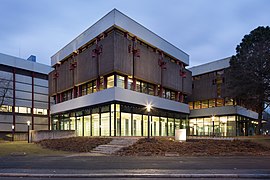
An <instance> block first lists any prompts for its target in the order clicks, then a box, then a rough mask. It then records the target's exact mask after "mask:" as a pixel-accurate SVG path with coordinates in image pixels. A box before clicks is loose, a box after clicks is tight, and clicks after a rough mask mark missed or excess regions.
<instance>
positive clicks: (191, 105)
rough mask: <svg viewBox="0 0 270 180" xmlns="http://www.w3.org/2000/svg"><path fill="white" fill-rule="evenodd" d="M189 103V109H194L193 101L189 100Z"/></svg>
mask: <svg viewBox="0 0 270 180" xmlns="http://www.w3.org/2000/svg"><path fill="white" fill-rule="evenodd" d="M188 105H189V109H190V110H192V109H193V102H189V103H188Z"/></svg>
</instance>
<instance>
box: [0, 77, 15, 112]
mask: <svg viewBox="0 0 270 180" xmlns="http://www.w3.org/2000/svg"><path fill="white" fill-rule="evenodd" d="M11 86H12V79H2V78H1V79H0V107H1V108H2V105H5V104H6V103H8V98H7V97H9V96H10V95H11V93H12V90H11V89H12V87H11Z"/></svg>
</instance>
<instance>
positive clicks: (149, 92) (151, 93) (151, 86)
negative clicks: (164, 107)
mask: <svg viewBox="0 0 270 180" xmlns="http://www.w3.org/2000/svg"><path fill="white" fill-rule="evenodd" d="M148 94H150V95H152V96H154V95H155V91H154V85H153V84H148Z"/></svg>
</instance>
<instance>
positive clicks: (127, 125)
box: [121, 113, 131, 136]
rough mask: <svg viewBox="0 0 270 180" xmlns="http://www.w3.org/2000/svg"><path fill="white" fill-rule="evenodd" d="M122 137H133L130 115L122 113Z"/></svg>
mask: <svg viewBox="0 0 270 180" xmlns="http://www.w3.org/2000/svg"><path fill="white" fill-rule="evenodd" d="M121 136H131V114H130V113H121Z"/></svg>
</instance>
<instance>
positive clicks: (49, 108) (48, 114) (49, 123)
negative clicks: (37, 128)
mask: <svg viewBox="0 0 270 180" xmlns="http://www.w3.org/2000/svg"><path fill="white" fill-rule="evenodd" d="M47 116H48V130H50V129H53V128H52V127H51V97H50V96H49V95H48V111H47ZM52 124H53V123H52Z"/></svg>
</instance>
